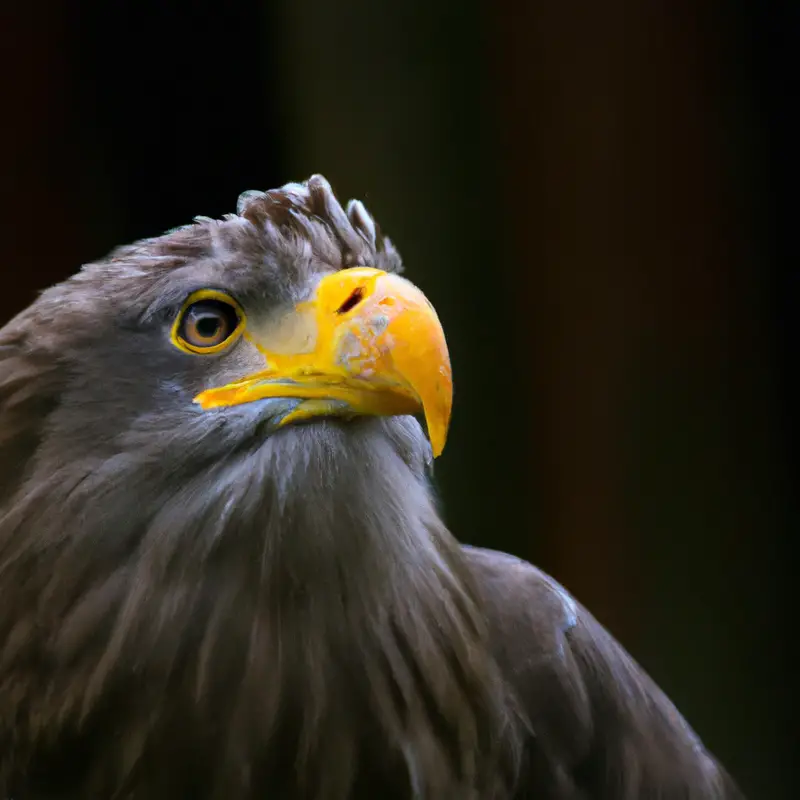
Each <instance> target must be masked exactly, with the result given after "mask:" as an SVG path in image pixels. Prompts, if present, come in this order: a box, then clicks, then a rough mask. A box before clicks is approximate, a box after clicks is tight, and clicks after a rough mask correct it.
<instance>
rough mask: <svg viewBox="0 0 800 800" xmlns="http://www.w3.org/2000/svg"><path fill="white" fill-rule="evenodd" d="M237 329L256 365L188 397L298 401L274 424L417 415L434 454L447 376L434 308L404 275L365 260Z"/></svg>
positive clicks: (449, 386) (442, 435)
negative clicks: (271, 316)
mask: <svg viewBox="0 0 800 800" xmlns="http://www.w3.org/2000/svg"><path fill="white" fill-rule="evenodd" d="M244 336H245V338H246V339H247V340H249V341H250V342H251V343H252V344H253V345H255V347H256V348H257V349H258V350H259V351H260V352H261V354H262V355H263V356H264V358H265V361H266V364H265V368H264V369H263V370H259V371H258V372H256V373H255V374H252V375H248V376H246V377H245V378H242V379H241V380H238V381H236V382H235V383H232V384H228V385H227V386H221V387H218V388H214V389H208V390H206V391H204V392H202V393H200V394H199V395H197V397H196V398H195V402H196V403H198V404H199V405H200V406H201V407H202V408H206V409H207V408H218V407H221V406H233V405H239V404H241V403H248V402H251V401H254V400H262V399H264V398H268V397H283V398H298V399H300V400H302V401H303V402H301V403H300V404H299V405H298V406H297V407H296V408H294V410H292V411H291V412H290V413H289V414H288V415H287V416H285V417H284V418H283V419H282V420H281V422H280V426H284V425H288V424H291V423H295V422H301V421H305V420H309V419H313V418H315V417H320V416H331V415H335V416H355V415H360V414H375V415H381V416H393V415H397V414H417V413H422V414H423V415H424V417H425V421H426V424H427V427H428V436H429V438H430V441H431V447H432V448H433V455H434V457H437V456H438V455H439V454H440V453H441V452H442V450H443V448H444V444H445V440H446V439H447V429H448V426H449V424H450V410H451V407H452V401H453V379H452V372H451V368H450V356H449V354H448V351H447V343H446V341H445V336H444V331H443V330H442V326H441V323H440V322H439V318H438V317H437V315H436V311H435V310H434V309H433V306H432V305H431V304H430V303H429V302H428V300H427V298H426V297H425V295H423V294H422V292H421V291H420V290H419V289H417V287H416V286H414V285H413V284H412V283H410V282H409V281H407V280H405V279H404V278H401V277H400V276H398V275H392V274H388V273H386V272H382V271H381V270H377V269H371V268H368V267H355V268H353V269H345V270H342V271H340V272H336V273H334V274H332V275H327V276H325V277H324V278H322V280H321V281H320V282H319V284H318V286H317V288H316V291H315V292H314V295H313V296H312V297H311V298H310V299H309V300H307V301H304V302H302V303H299V304H298V305H297V306H296V307H295V308H294V309H292V310H291V311H290V312H288V313H286V314H284V315H282V316H280V317H279V318H278V319H276V320H273V321H272V322H270V323H269V324H267V325H265V326H263V327H262V328H260V329H257V328H253V327H252V326H251V325H250V323H249V322H248V327H247V328H246V330H245V333H244Z"/></svg>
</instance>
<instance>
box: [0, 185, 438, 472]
mask: <svg viewBox="0 0 800 800" xmlns="http://www.w3.org/2000/svg"><path fill="white" fill-rule="evenodd" d="M400 271H401V263H400V258H399V256H398V255H397V253H396V251H395V249H394V247H393V246H392V244H391V242H390V241H389V240H388V239H387V238H385V237H384V236H382V235H381V233H380V231H379V229H378V228H377V226H376V224H375V223H374V221H373V220H372V218H371V217H370V215H369V214H368V213H367V211H366V210H365V208H364V206H363V205H362V204H361V203H359V202H356V201H351V202H350V203H349V204H348V206H347V208H346V209H344V208H342V206H341V205H339V203H338V202H337V201H336V199H335V197H334V196H333V194H332V192H331V189H330V187H329V185H328V183H327V182H326V181H325V180H324V178H322V177H320V176H315V177H313V178H311V179H310V180H309V181H308V182H307V183H305V184H290V185H287V186H285V187H283V188H282V189H280V190H276V191H272V192H266V193H263V192H248V193H246V194H244V195H243V196H242V197H241V198H240V201H239V204H238V211H237V214H235V215H229V216H228V217H226V218H225V219H223V220H220V221H214V220H210V219H205V218H200V219H198V220H197V221H196V222H195V223H194V224H193V225H189V226H187V227H183V228H180V229H177V230H175V231H172V232H170V233H168V234H166V235H164V236H162V237H159V238H155V239H150V240H146V241H143V242H139V243H137V244H135V245H132V246H130V247H126V248H121V249H119V250H118V251H116V252H115V253H114V254H112V257H111V258H110V259H109V260H107V261H104V262H102V263H99V264H94V265H89V266H87V267H85V268H84V269H83V270H82V271H81V272H80V273H79V274H78V275H77V276H75V277H74V278H72V279H71V280H68V281H66V282H65V283H63V284H61V285H59V286H57V287H54V288H53V289H51V290H49V291H48V292H45V293H44V295H43V296H42V297H41V298H40V300H39V301H38V302H37V303H36V304H35V305H34V306H33V307H32V308H31V309H29V310H28V311H27V312H25V313H24V314H23V315H21V317H20V318H18V319H17V320H15V321H14V322H13V323H11V325H9V326H8V328H7V329H6V330H5V331H3V334H2V335H0V336H1V337H2V338H5V339H6V340H9V341H10V340H12V339H13V340H16V341H19V340H20V339H24V342H19V344H20V345H21V346H22V348H23V350H30V351H36V350H38V351H39V354H40V355H42V357H43V358H46V359H49V360H50V361H51V364H50V366H49V368H48V373H49V377H51V378H53V379H54V380H58V379H60V381H61V383H62V386H61V387H60V391H59V405H60V412H59V413H58V414H57V415H56V417H55V418H54V421H55V425H54V426H51V427H52V430H51V442H50V443H51V444H55V442H53V441H52V438H53V437H55V438H64V437H67V438H69V440H70V442H69V443H70V445H71V446H72V447H74V448H77V449H78V450H79V449H80V448H81V444H80V437H81V436H88V440H89V441H90V442H91V444H92V447H93V448H94V449H95V450H96V449H97V448H98V447H99V446H104V445H105V446H107V448H109V449H110V450H113V449H114V448H115V447H116V448H117V449H119V448H120V437H124V436H135V434H136V430H139V431H140V432H141V431H142V430H143V429H144V428H145V427H146V426H147V424H148V423H149V422H151V421H152V420H153V419H155V417H156V416H157V418H158V420H160V421H159V423H158V427H160V428H163V427H164V426H165V425H167V426H168V427H169V431H170V432H171V433H172V436H173V437H174V434H175V431H176V430H178V429H182V428H191V429H192V430H194V431H195V433H197V432H198V431H199V430H200V429H202V428H203V427H204V426H207V427H208V426H210V427H212V428H219V427H220V426H223V425H224V426H225V427H226V429H227V430H228V431H230V430H232V429H235V430H237V431H239V432H240V433H241V435H242V442H244V441H245V440H248V439H250V440H256V439H263V437H268V436H272V435H275V434H277V433H279V432H283V433H284V434H286V431H287V429H290V428H294V427H296V426H297V425H298V424H300V423H314V422H318V421H320V420H331V419H338V420H341V421H354V420H356V421H357V420H361V421H362V423H363V421H364V419H365V418H375V417H383V418H387V417H399V416H409V415H419V417H420V418H421V419H422V420H423V421H424V423H425V426H426V428H427V432H428V437H429V440H430V446H431V449H432V454H433V456H434V457H435V456H438V455H439V454H440V453H441V451H442V449H443V447H444V444H445V439H446V435H447V428H448V424H449V419H450V408H451V401H452V378H451V370H450V361H449V356H448V351H447V345H446V342H445V337H444V333H443V331H442V327H441V324H440V322H439V319H438V317H437V315H436V312H435V310H434V309H433V306H432V305H431V304H430V303H429V302H428V300H427V299H426V298H425V296H424V295H423V294H422V292H421V291H420V290H419V289H417V288H416V287H415V286H414V285H413V284H411V283H410V282H409V281H407V280H406V279H405V278H403V277H401V275H400V274H399V273H400ZM45 351H47V352H46V354H44V353H45ZM36 355H37V353H36V352H33V357H34V358H35V357H36ZM54 371H58V372H59V373H60V375H59V376H58V377H56V376H55V375H54V374H53V372H54ZM402 424H403V425H405V426H406V428H408V426H409V425H411V422H410V421H409V420H406V421H405V422H404V423H402ZM377 429H378V428H374V430H377ZM288 435H289V436H291V433H289V434H288ZM185 446H187V447H189V446H190V445H189V443H188V442H187V443H185Z"/></svg>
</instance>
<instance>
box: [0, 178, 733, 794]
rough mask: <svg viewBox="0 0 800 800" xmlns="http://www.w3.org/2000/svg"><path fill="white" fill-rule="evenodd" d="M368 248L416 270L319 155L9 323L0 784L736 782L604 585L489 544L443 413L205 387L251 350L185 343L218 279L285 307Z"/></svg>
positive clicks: (697, 790) (276, 789)
mask: <svg viewBox="0 0 800 800" xmlns="http://www.w3.org/2000/svg"><path fill="white" fill-rule="evenodd" d="M354 264H368V265H371V266H376V267H380V268H383V269H388V270H399V269H400V268H401V263H400V258H399V256H398V255H397V252H396V251H395V250H394V248H393V246H392V245H391V242H390V241H389V240H388V239H386V238H385V237H384V236H383V235H382V234H381V233H380V230H379V229H378V227H377V225H376V224H375V223H374V221H373V220H372V218H371V217H370V216H369V214H368V213H367V212H366V210H365V209H364V208H363V206H362V205H361V204H360V203H350V204H349V205H348V206H347V208H346V209H345V208H342V206H340V205H339V203H338V202H337V201H336V199H335V197H334V196H333V193H332V192H331V190H330V187H329V186H328V185H327V183H326V182H325V181H324V179H322V178H320V177H315V178H312V179H311V180H309V181H308V182H307V183H305V184H290V185H288V186H286V187H283V189H280V190H275V191H272V192H267V193H247V194H245V195H243V196H242V198H241V199H240V202H239V207H238V214H236V215H231V216H229V217H227V218H225V219H224V220H221V221H214V220H208V219H202V218H201V219H198V220H197V222H195V224H193V225H190V226H186V227H184V228H179V229H177V230H175V231H173V232H171V233H168V234H166V235H164V236H162V237H158V238H154V239H149V240H146V241H143V242H138V243H136V244H133V245H130V246H128V247H123V248H120V249H119V250H117V251H115V252H114V253H112V255H111V256H110V257H109V258H108V259H107V260H104V261H101V262H98V263H96V264H92V265H88V266H87V267H85V268H84V269H83V270H82V271H81V272H80V273H78V274H77V275H76V276H74V277H73V278H72V279H70V280H68V281H66V282H64V283H63V284H60V285H59V286H56V287H53V288H51V289H49V290H47V291H46V292H44V293H43V295H42V296H41V297H40V298H39V300H38V301H37V302H36V303H34V304H33V305H32V306H31V307H30V308H29V309H28V310H26V311H25V312H23V313H22V314H21V315H19V316H18V317H17V318H16V319H15V320H12V322H10V323H9V324H8V325H7V326H6V327H5V328H3V329H2V331H0V596H1V597H2V600H3V602H2V605H0V795H2V793H3V792H6V793H13V797H14V798H15V800H71V799H72V798H111V797H114V798H128V799H129V800H139V799H140V798H146V800H161V799H162V798H164V799H165V800H166V798H169V799H170V800H176V798H187V800H188V798H192V799H193V800H204V799H206V798H207V799H208V800H211V799H212V798H225V800H233V798H237V800H247V799H248V798H256V797H259V798H261V797H275V798H277V797H281V798H287V800H288V798H293V799H295V798H296V799H297V800H301V799H302V798H310V799H312V800H345V799H346V798H351V797H369V798H373V797H381V798H387V800H391V798H397V800H408V799H409V798H412V797H419V798H422V797H425V798H430V799H431V800H450V799H451V798H453V800H456V799H457V800H462V799H463V800H469V798H476V800H477V798H481V799H483V798H486V799H487V800H489V799H492V800H511V799H512V798H518V800H522V798H533V797H535V798H537V800H548V799H552V800H570V799H571V798H612V797H613V798H618V800H627V799H628V798H631V799H632V798H634V797H635V798H640V800H645V798H669V799H671V798H675V800H678V798H691V799H692V800H700V798H707V800H712V798H723V797H733V796H734V795H733V793H732V790H731V791H730V793H728V794H726V793H725V792H726V791H727V790H723V788H722V787H723V785H724V777H723V773H722V771H721V770H720V769H719V768H717V766H716V765H715V763H714V762H713V761H712V760H711V758H710V757H709V756H708V755H707V754H706V753H705V752H704V751H703V749H702V747H701V746H700V745H699V743H698V742H697V740H696V737H694V735H693V734H692V733H691V731H690V730H689V729H688V727H687V726H686V725H685V723H683V721H682V720H681V718H680V717H679V715H678V714H677V712H676V711H675V710H674V708H672V706H671V705H670V704H669V702H668V701H667V700H666V698H664V697H663V695H661V694H660V693H659V692H658V690H657V689H656V688H655V687H654V686H653V685H652V684H651V683H650V682H649V681H648V680H647V679H646V678H645V677H644V676H643V675H642V674H641V672H640V671H639V670H638V669H637V668H636V667H635V666H634V665H633V664H632V662H631V661H630V660H629V659H628V658H627V656H626V655H625V654H624V653H623V652H622V651H621V649H620V648H619V647H618V646H617V645H616V644H615V643H614V642H613V641H612V640H611V639H610V638H609V637H608V635H607V634H606V633H605V632H603V631H602V629H601V628H600V627H599V626H598V625H597V624H596V623H595V622H594V621H593V620H591V618H590V617H589V616H588V615H587V614H586V613H585V612H584V611H583V610H582V609H580V608H579V607H578V606H577V605H576V604H574V603H573V601H571V600H570V599H569V598H567V596H566V595H565V594H564V593H563V592H561V591H560V590H559V589H558V588H557V587H555V585H554V584H552V583H551V582H550V581H548V579H546V578H545V577H544V576H542V575H541V574H540V573H538V572H536V571H534V570H533V568H531V567H528V566H523V565H521V564H520V563H519V562H516V561H511V560H508V559H505V560H504V559H503V557H501V556H496V555H495V556H491V555H487V554H485V553H480V552H478V551H465V552H462V550H461V549H460V548H459V546H458V545H457V543H456V542H455V540H454V539H453V538H452V536H451V535H450V534H449V532H448V531H447V530H446V528H445V526H444V525H443V523H442V521H441V519H440V518H439V516H438V514H437V512H436V509H435V503H434V500H433V498H432V495H431V491H430V487H429V483H428V479H427V465H428V463H429V460H430V449H429V445H428V443H427V441H426V439H425V437H424V435H423V432H422V430H421V428H420V426H419V425H418V423H417V422H416V420H413V419H411V418H392V419H361V420H357V421H354V422H351V423H344V422H334V421H326V422H321V423H318V424H314V425H309V426H302V427H297V428H290V429H285V430H280V431H278V432H273V429H272V428H271V427H270V414H271V413H274V412H273V411H271V410H270V407H269V404H263V405H259V404H249V406H250V407H241V408H239V409H238V410H236V411H225V412H220V413H201V412H200V411H199V410H198V409H197V407H196V406H194V405H193V404H192V403H191V398H192V397H193V396H194V395H195V394H196V393H197V392H198V391H199V390H201V389H202V388H205V387H206V386H207V385H209V383H219V382H220V381H222V380H227V379H230V378H231V377H232V376H235V375H237V374H239V373H241V371H242V369H244V368H246V367H247V366H248V365H247V364H246V363H244V361H242V359H243V358H244V356H242V355H241V354H239V355H237V354H236V353H231V355H230V358H225V359H207V360H203V359H191V358H188V359H187V358H186V356H185V355H184V354H181V353H179V352H177V351H176V350H175V349H174V348H171V347H170V345H169V343H168V337H167V336H166V334H165V331H166V330H167V329H168V327H169V324H170V322H171V320H172V319H173V318H174V314H175V313H176V308H177V307H179V305H180V303H181V302H182V300H183V298H185V296H186V295H187V293H188V292H189V291H192V290H194V289H196V288H201V287H203V286H217V287H220V286H221V287H223V288H226V289H228V290H230V291H231V292H233V293H235V294H236V296H237V297H238V298H239V299H240V300H241V301H242V303H243V305H245V307H246V308H247V309H248V313H253V314H263V315H269V314H270V313H273V312H274V311H275V309H277V308H279V307H281V306H282V305H285V304H286V303H291V302H295V301H296V300H297V298H299V297H301V296H303V294H304V292H306V291H307V290H308V287H309V285H310V284H311V283H312V282H313V280H314V279H315V277H316V276H318V275H320V274H322V273H324V272H326V271H330V270H335V269H341V268H342V267H346V266H351V265H354ZM670 770H671V771H670Z"/></svg>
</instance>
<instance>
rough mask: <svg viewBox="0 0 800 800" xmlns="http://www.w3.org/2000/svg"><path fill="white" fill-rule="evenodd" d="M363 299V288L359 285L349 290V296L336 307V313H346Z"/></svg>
mask: <svg viewBox="0 0 800 800" xmlns="http://www.w3.org/2000/svg"><path fill="white" fill-rule="evenodd" d="M363 299H364V289H363V288H362V287H361V286H359V287H357V288H356V289H353V291H352V292H350V296H349V297H348V298H347V300H345V301H344V303H342V304H341V305H340V306H339V308H337V309H336V313H337V314H346V313H347V312H348V311H351V310H352V309H354V308H355V307H356V306H357V305H358V304H359V303H360V302H361V301H362V300H363Z"/></svg>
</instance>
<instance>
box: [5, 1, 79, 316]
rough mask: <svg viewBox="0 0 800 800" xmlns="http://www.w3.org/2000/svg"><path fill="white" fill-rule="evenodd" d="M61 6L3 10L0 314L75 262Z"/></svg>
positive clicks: (25, 300)
mask: <svg viewBox="0 0 800 800" xmlns="http://www.w3.org/2000/svg"><path fill="white" fill-rule="evenodd" d="M62 11H63V8H62V6H61V4H60V3H57V2H48V1H47V0H45V2H43V3H41V4H25V3H4V4H3V7H2V10H0V108H1V109H2V119H3V122H2V125H0V159H2V165H3V166H2V189H0V226H2V242H3V253H2V262H3V266H2V279H3V290H2V292H0V321H3V322H4V321H5V320H6V319H8V317H9V316H10V315H12V314H14V313H16V312H17V311H19V310H20V309H21V308H23V307H24V306H26V305H27V304H28V303H29V302H30V301H31V300H33V298H34V297H35V293H36V292H37V291H38V290H39V289H42V288H44V287H45V286H47V285H49V284H50V283H52V282H54V281H55V280H57V279H58V278H59V277H60V276H61V275H63V270H64V263H75V260H76V253H77V243H78V241H79V240H80V237H81V232H80V229H79V225H80V222H79V210H78V208H77V206H76V204H75V202H74V196H73V195H72V194H71V189H72V187H71V185H70V177H71V167H70V160H69V159H68V158H65V154H66V152H67V149H66V147H65V146H64V140H65V138H66V136H67V133H68V132H67V116H66V113H65V106H66V103H67V102H68V89H69V79H70V76H69V74H68V72H67V67H68V65H67V64H66V63H65V58H64V52H63V51H64V28H65V20H64V17H63V14H62Z"/></svg>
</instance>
